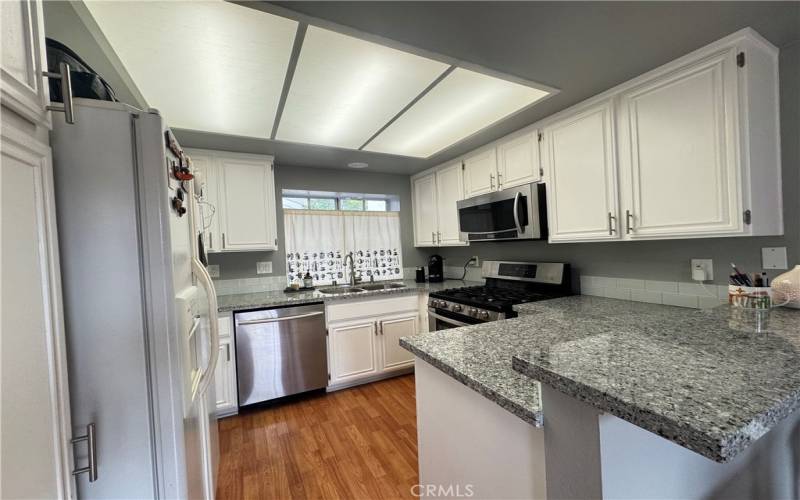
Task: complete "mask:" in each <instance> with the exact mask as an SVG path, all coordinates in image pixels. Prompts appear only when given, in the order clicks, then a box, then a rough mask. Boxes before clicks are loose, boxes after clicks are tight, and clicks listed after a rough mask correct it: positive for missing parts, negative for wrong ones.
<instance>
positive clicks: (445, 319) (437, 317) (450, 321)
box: [428, 310, 470, 326]
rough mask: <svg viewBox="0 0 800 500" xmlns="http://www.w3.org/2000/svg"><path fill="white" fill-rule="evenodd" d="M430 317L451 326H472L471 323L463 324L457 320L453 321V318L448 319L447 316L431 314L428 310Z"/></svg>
mask: <svg viewBox="0 0 800 500" xmlns="http://www.w3.org/2000/svg"><path fill="white" fill-rule="evenodd" d="M428 316H432V317H434V318H436V319H438V320H441V321H444V322H445V323H448V324H450V325H455V326H470V324H469V323H463V322H461V321H458V320H455V319H452V318H448V317H447V316H442V315H441V314H436V313H435V312H431V311H430V310H428Z"/></svg>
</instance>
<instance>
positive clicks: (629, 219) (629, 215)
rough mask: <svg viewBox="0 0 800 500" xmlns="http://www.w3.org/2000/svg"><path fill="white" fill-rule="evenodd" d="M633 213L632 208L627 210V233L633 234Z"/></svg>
mask: <svg viewBox="0 0 800 500" xmlns="http://www.w3.org/2000/svg"><path fill="white" fill-rule="evenodd" d="M632 221H633V214H632V213H631V211H630V210H625V234H631V232H632V231H633V223H632Z"/></svg>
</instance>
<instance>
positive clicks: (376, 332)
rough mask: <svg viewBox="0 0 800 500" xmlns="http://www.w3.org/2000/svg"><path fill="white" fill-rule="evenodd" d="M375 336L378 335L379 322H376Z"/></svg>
mask: <svg viewBox="0 0 800 500" xmlns="http://www.w3.org/2000/svg"><path fill="white" fill-rule="evenodd" d="M375 336H376V337H377V336H378V322H377V321H376V322H375Z"/></svg>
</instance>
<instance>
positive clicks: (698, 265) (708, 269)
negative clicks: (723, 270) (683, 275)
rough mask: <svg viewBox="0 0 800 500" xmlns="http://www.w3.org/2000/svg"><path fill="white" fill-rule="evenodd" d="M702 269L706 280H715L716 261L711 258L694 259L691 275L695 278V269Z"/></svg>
mask: <svg viewBox="0 0 800 500" xmlns="http://www.w3.org/2000/svg"><path fill="white" fill-rule="evenodd" d="M696 269H702V270H703V272H704V273H705V280H704V281H713V280H714V261H713V260H711V259H692V269H691V277H692V279H694V276H695V275H694V271H695V270H696Z"/></svg>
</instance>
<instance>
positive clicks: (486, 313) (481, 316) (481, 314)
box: [478, 311, 489, 319]
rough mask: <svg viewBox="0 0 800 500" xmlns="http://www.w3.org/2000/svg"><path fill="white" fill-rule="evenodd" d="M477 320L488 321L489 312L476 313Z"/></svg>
mask: <svg viewBox="0 0 800 500" xmlns="http://www.w3.org/2000/svg"><path fill="white" fill-rule="evenodd" d="M478 318H479V319H489V311H478Z"/></svg>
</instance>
